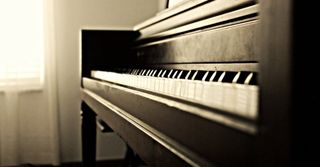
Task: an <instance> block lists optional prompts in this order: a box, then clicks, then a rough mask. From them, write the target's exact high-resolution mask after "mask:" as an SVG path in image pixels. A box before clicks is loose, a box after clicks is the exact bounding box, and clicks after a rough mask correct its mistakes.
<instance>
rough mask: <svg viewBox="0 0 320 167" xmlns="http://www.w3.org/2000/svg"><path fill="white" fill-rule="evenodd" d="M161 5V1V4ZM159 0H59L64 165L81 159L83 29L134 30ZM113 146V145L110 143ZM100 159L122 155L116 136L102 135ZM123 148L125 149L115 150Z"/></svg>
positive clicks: (57, 23) (56, 7) (57, 26)
mask: <svg viewBox="0 0 320 167" xmlns="http://www.w3.org/2000/svg"><path fill="white" fill-rule="evenodd" d="M159 2H160V1H159ZM159 2H158V1H150V0H55V1H54V13H55V15H54V16H55V31H56V36H55V38H56V44H55V45H56V50H55V52H56V56H57V57H56V58H57V76H58V78H57V80H58V90H59V91H58V103H59V119H60V134H61V135H60V136H61V159H62V161H63V162H73V161H80V160H81V140H80V139H81V138H80V135H81V133H80V132H81V130H80V127H81V121H80V112H79V111H80V70H79V61H80V57H79V30H80V28H82V27H86V28H88V27H92V28H94V27H100V28H101V27H132V26H134V25H135V24H137V23H139V22H141V21H143V20H145V19H147V18H149V17H151V16H153V15H154V14H155V13H156V12H157V11H158V8H159V4H160V3H159ZM106 142H108V143H112V144H109V145H108V143H106ZM98 143H102V144H99V146H98V148H99V150H98V153H97V154H98V159H108V158H109V159H110V158H111V159H112V158H117V157H119V156H122V154H123V151H124V147H123V143H121V141H119V140H118V139H117V138H116V137H115V136H114V135H109V134H108V135H103V136H98ZM111 146H122V147H117V148H114V147H111Z"/></svg>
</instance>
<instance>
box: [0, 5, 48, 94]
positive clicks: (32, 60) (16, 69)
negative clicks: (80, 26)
mask: <svg viewBox="0 0 320 167" xmlns="http://www.w3.org/2000/svg"><path fill="white" fill-rule="evenodd" d="M0 20H1V22H0V90H3V89H7V88H14V89H16V88H22V89H39V88H41V87H42V83H43V77H44V76H43V68H44V38H43V36H44V34H43V33H44V18H43V0H0Z"/></svg>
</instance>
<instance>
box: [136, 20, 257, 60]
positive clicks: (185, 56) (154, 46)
mask: <svg viewBox="0 0 320 167" xmlns="http://www.w3.org/2000/svg"><path fill="white" fill-rule="evenodd" d="M257 25H258V22H257V21H250V22H246V23H241V24H238V25H233V26H227V27H223V28H217V29H212V30H207V31H203V32H199V33H192V34H187V35H182V36H180V37H174V38H171V39H167V40H164V41H158V42H155V43H151V44H148V45H147V46H142V47H139V48H138V49H137V51H136V56H137V61H138V62H139V64H161V63H194V62H198V63H199V62H201V63H212V62H225V63H226V62H257V61H258V56H257V54H256V47H257V43H256V41H257Z"/></svg>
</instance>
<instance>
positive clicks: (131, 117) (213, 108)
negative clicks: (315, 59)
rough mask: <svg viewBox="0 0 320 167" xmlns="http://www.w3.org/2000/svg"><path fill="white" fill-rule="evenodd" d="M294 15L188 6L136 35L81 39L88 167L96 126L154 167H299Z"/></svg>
mask: <svg viewBox="0 0 320 167" xmlns="http://www.w3.org/2000/svg"><path fill="white" fill-rule="evenodd" d="M293 6H294V5H292V3H291V1H281V2H279V1H276V0H270V1H264V2H257V1H254V0H237V1H231V0H214V1H208V0H197V1H186V3H184V4H182V5H180V6H177V7H175V8H172V9H167V10H165V11H164V12H162V13H159V15H157V16H156V17H154V18H151V19H149V20H147V21H145V22H143V23H141V24H139V25H137V26H136V27H135V28H134V29H133V30H121V29H103V30H94V29H83V30H82V31H81V45H82V50H81V56H82V100H83V102H82V116H83V119H82V120H83V124H82V140H83V161H84V166H91V165H92V164H94V161H95V136H96V130H95V129H96V121H97V122H98V123H99V124H98V125H99V126H102V127H103V128H106V129H107V130H108V128H111V129H112V130H113V131H115V132H116V133H117V134H118V135H119V136H120V137H122V138H123V139H124V141H125V142H126V143H127V144H128V146H129V147H130V148H132V150H133V151H134V152H135V153H136V154H138V155H139V157H140V158H141V159H142V160H143V161H144V162H146V163H147V164H148V165H150V166H291V165H292V163H293V162H294V160H293V159H294V158H293V156H294V155H293V153H294V152H293V151H294V149H295V147H293V136H294V134H293V132H292V128H293V125H294V124H293V120H294V118H295V113H296V111H297V110H298V109H299V106H300V105H303V104H304V103H307V102H306V101H304V100H303V99H300V98H301V97H300V96H299V93H301V92H297V91H293V90H292V87H293V85H294V84H293V81H294V79H292V78H293V77H292V76H293V74H292V73H293V71H294V70H292V69H293V67H292V63H294V62H295V61H296V60H295V59H293V58H292V57H293V56H292V52H293V50H294V49H293V47H292V45H291V44H292V41H291V39H292V38H293V37H294V36H295V34H294V33H293V32H292V28H291V24H292V20H293V19H292V17H293V16H292V13H290V12H289V11H290V10H292V9H293ZM296 64H298V63H296ZM299 77H302V76H300V75H298V76H297V77H296V78H299ZM298 99H299V100H301V101H300V102H301V103H300V104H295V103H293V101H295V100H298ZM294 106H295V107H297V109H293V108H294ZM101 124H102V125H101Z"/></svg>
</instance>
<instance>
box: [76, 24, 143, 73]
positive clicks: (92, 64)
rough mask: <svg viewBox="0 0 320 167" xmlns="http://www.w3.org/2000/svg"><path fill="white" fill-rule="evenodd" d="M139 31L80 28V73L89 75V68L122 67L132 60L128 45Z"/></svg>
mask: <svg viewBox="0 0 320 167" xmlns="http://www.w3.org/2000/svg"><path fill="white" fill-rule="evenodd" d="M138 36H139V32H136V31H129V30H81V54H82V56H81V59H82V60H81V62H82V64H81V73H82V76H86V77H90V72H91V70H94V69H95V70H106V69H109V68H114V67H117V66H118V67H123V66H127V65H128V64H131V63H132V62H133V61H134V60H133V59H134V58H133V57H131V56H130V55H131V54H129V52H130V51H129V48H130V47H129V46H131V45H132V42H133V41H134V40H135V39H136V38H137V37H138Z"/></svg>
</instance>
